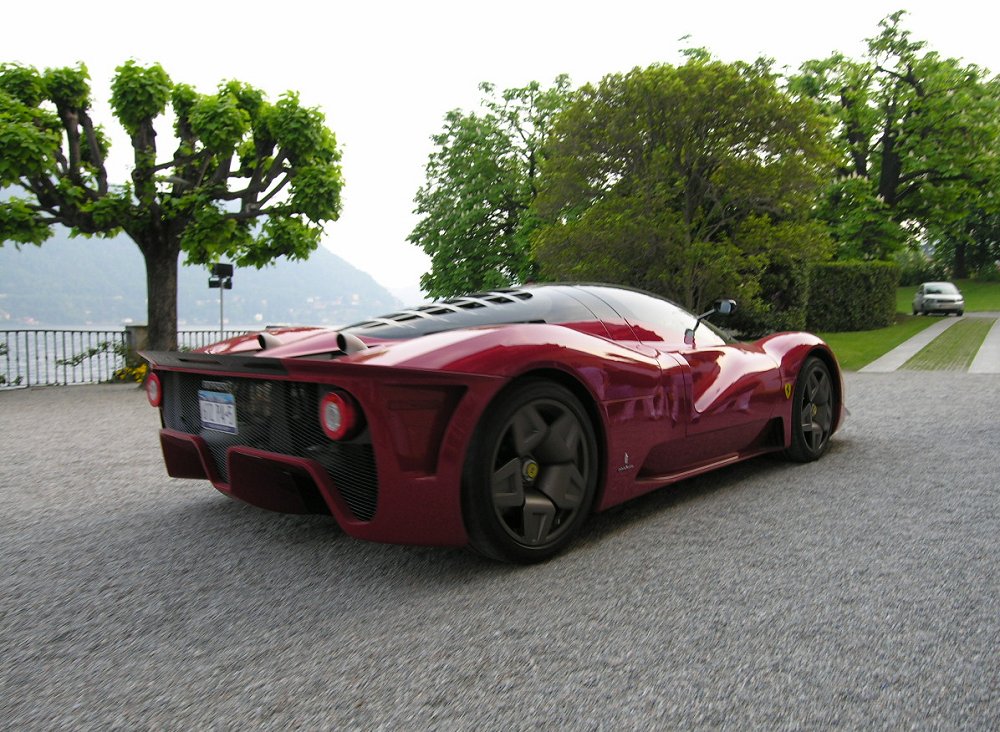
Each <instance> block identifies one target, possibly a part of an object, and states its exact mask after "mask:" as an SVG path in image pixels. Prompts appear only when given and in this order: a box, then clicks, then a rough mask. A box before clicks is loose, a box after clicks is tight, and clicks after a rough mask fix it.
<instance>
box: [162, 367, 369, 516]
mask: <svg viewBox="0 0 1000 732" xmlns="http://www.w3.org/2000/svg"><path fill="white" fill-rule="evenodd" d="M162 376H163V377H164V382H165V387H166V388H165V389H164V404H163V417H164V422H165V424H166V426H167V427H168V428H170V429H173V430H177V431H179V432H186V433H188V434H192V435H199V436H200V437H201V438H202V439H203V440H204V441H205V444H206V446H207V447H208V450H209V452H210V453H211V456H212V460H213V462H214V463H215V469H216V471H218V473H219V475H220V476H221V477H222V479H223V480H225V481H228V480H229V475H228V470H227V466H226V452H227V451H228V450H229V448H230V447H234V446H242V447H252V448H255V449H258V450H266V451H268V452H276V453H281V454H284V455H292V456H294V457H301V458H311V459H313V460H316V461H317V462H319V463H320V464H321V465H322V466H323V468H324V469H325V470H326V472H327V473H328V474H329V475H330V477H331V479H332V480H333V482H334V484H335V485H336V486H337V489H338V490H339V491H340V495H341V497H342V498H343V499H344V502H345V503H346V504H347V505H348V507H349V508H350V509H351V512H352V513H353V514H354V515H355V516H356V517H357V518H358V519H361V520H362V521H370V520H371V519H372V517H373V516H374V515H375V507H376V504H377V501H378V475H377V473H376V468H375V453H374V450H373V449H372V444H371V439H370V436H369V434H368V431H367V429H366V430H365V431H364V432H362V434H360V435H359V436H357V437H355V438H354V439H353V440H351V441H349V442H331V441H330V440H329V439H327V437H326V436H325V435H324V434H323V431H322V430H321V429H320V426H319V400H320V396H321V392H320V387H318V386H317V385H316V384H303V383H298V382H288V381H268V380H260V379H248V378H231V377H226V378H220V377H213V376H210V375H198V374H181V373H170V374H162ZM200 389H205V390H208V391H222V392H228V393H230V394H232V395H233V396H234V397H235V400H236V416H237V433H236V434H228V433H226V432H221V431H219V430H215V429H206V428H205V427H204V426H203V425H202V423H201V410H200V407H199V403H198V391H199V390H200ZM322 393H325V389H324V391H323V392H322Z"/></svg>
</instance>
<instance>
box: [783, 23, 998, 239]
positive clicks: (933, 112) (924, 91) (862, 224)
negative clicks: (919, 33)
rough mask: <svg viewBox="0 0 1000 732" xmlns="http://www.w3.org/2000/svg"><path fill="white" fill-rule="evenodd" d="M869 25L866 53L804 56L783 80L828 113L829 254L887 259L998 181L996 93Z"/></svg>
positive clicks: (966, 68)
mask: <svg viewBox="0 0 1000 732" xmlns="http://www.w3.org/2000/svg"><path fill="white" fill-rule="evenodd" d="M903 16H904V12H903V11H899V12H897V13H893V14H892V15H890V16H889V17H887V18H885V19H884V20H883V21H882V22H881V23H880V24H879V33H878V34H877V35H876V36H874V37H873V38H870V39H868V50H867V55H866V56H865V57H864V58H863V59H861V60H852V59H849V58H846V57H844V56H842V55H839V54H838V55H834V56H831V57H829V58H826V59H822V60H814V61H808V62H806V63H805V64H804V65H803V66H802V68H801V74H799V75H797V76H796V77H794V78H793V79H791V80H790V84H789V87H790V89H791V90H792V91H794V92H795V93H796V94H798V95H800V96H803V97H809V98H813V99H816V100H818V101H820V103H821V104H823V106H824V108H825V109H826V111H827V113H828V114H829V115H830V116H831V117H832V118H833V119H835V120H836V123H837V126H836V130H835V134H834V137H835V140H836V144H837V146H838V151H839V156H840V161H839V164H838V170H837V176H836V177H835V180H834V181H833V183H832V185H831V186H830V188H829V191H828V195H827V199H826V202H825V205H824V206H823V208H822V210H821V215H822V216H823V217H824V218H825V219H826V220H827V221H828V222H830V225H831V227H832V230H833V233H834V236H835V238H836V239H837V241H838V256H839V258H843V259H848V258H863V259H888V258H890V257H891V256H892V254H893V252H894V251H896V250H898V249H899V248H900V247H901V246H902V245H903V243H904V242H906V241H907V240H908V239H910V238H912V237H913V235H914V234H920V233H922V234H924V235H928V236H930V237H931V238H934V237H939V236H941V235H942V233H944V232H947V231H949V230H950V229H951V228H952V227H953V226H954V224H955V223H956V222H958V221H960V220H961V219H963V218H965V217H966V216H967V215H968V213H969V212H970V210H971V209H972V208H973V207H975V206H976V205H977V204H979V205H983V206H985V207H987V208H989V209H992V210H997V208H998V207H1000V198H998V197H996V196H984V195H983V192H984V191H992V190H994V189H995V188H996V185H997V181H998V173H1000V167H998V159H997V154H996V149H997V144H998V142H1000V118H998V112H1000V105H998V102H1000V94H998V84H997V81H996V80H995V79H991V78H990V77H989V74H988V72H987V71H986V70H985V69H982V68H979V67H978V66H975V65H971V64H963V63H962V62H961V61H959V60H956V59H952V58H944V57H942V56H940V55H939V54H938V53H936V52H933V51H928V50H927V49H926V47H925V46H926V44H925V43H924V42H922V41H915V40H913V39H912V38H911V37H910V33H909V31H907V30H905V29H904V28H903V27H902V19H903Z"/></svg>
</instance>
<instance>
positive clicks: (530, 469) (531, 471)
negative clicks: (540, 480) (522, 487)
mask: <svg viewBox="0 0 1000 732" xmlns="http://www.w3.org/2000/svg"><path fill="white" fill-rule="evenodd" d="M524 477H525V478H527V479H528V480H534V479H535V478H537V477H538V463H536V462H535V461H534V460H529V461H528V462H527V463H525V464H524Z"/></svg>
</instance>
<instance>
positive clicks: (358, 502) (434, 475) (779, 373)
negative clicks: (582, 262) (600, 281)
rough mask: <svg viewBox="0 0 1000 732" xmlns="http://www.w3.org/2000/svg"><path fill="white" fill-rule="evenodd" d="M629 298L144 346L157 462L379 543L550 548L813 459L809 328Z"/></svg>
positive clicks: (581, 289)
mask: <svg viewBox="0 0 1000 732" xmlns="http://www.w3.org/2000/svg"><path fill="white" fill-rule="evenodd" d="M733 305H734V304H733V303H732V301H720V303H718V304H717V306H716V308H713V310H712V311H710V313H706V314H705V316H701V317H697V318H696V317H695V316H694V315H692V314H690V313H688V312H686V311H685V310H683V309H681V308H680V307H678V306H677V305H675V304H673V303H671V302H669V301H667V300H664V299H661V298H659V297H656V296H654V295H650V294H648V293H644V292H639V291H636V290H629V289H623V288H619V287H611V286H606V285H538V286H530V287H524V288H519V289H507V290H500V291H496V292H490V293H485V294H479V295H470V296H467V297H459V298H454V299H451V300H446V301H443V302H436V303H434V304H431V305H425V306H422V307H418V308H414V309H412V310H403V311H400V312H398V313H393V314H391V315H388V316H386V317H382V318H374V319H372V320H369V321H366V322H363V323H358V324H356V325H352V326H350V327H347V328H344V329H341V330H340V331H333V330H330V329H324V328H283V329H278V330H268V331H265V332H262V333H252V334H248V335H245V336H241V337H238V338H234V339H231V340H228V341H224V342H222V343H218V344H216V345H213V346H208V347H206V348H204V349H202V350H200V351H195V352H176V353H174V352H151V353H145V354H144V356H145V357H146V358H147V359H148V360H149V362H150V364H151V368H152V370H151V374H150V376H149V378H148V381H147V392H148V396H149V400H150V402H151V403H152V404H153V405H154V406H156V407H158V408H159V409H160V413H161V417H162V421H163V429H162V430H161V431H160V441H161V444H162V447H163V455H164V459H165V460H166V465H167V472H168V473H169V474H170V475H172V476H174V477H179V478H207V479H208V480H210V481H212V484H213V485H215V487H216V488H218V489H219V490H220V491H222V492H223V493H225V494H227V495H230V496H234V497H236V498H239V499H241V500H243V501H246V502H248V503H251V504H254V505H256V506H260V507H262V508H267V509H271V510H275V511H286V512H293V513H313V512H316V513H329V514H332V515H333V517H334V518H335V519H336V521H337V523H338V524H339V525H340V526H341V527H343V529H344V531H346V532H347V533H348V534H350V535H352V536H355V537H358V538H362V539H370V540H375V541H386V542H397V543H412V544H436V545H453V546H470V547H472V548H474V549H476V550H478V551H479V552H481V553H483V554H485V555H488V556H490V557H494V558H498V559H503V560H509V561H515V562H531V561H537V560H541V559H545V558H547V557H550V556H552V555H553V554H555V553H556V552H558V551H559V550H561V549H562V548H563V547H565V546H566V544H567V543H568V542H569V541H570V540H571V539H572V538H573V535H574V534H575V533H576V532H577V531H578V529H579V528H580V525H581V524H582V523H583V521H584V520H585V519H586V518H587V516H588V514H590V513H591V512H592V511H601V510H604V509H606V508H609V507H611V506H614V505H615V504H618V503H621V502H623V501H627V500H628V499H630V498H634V497H635V496H638V495H641V494H643V493H646V492H648V491H651V490H653V489H655V488H659V487H661V486H664V485H667V484H669V483H674V482H676V481H678V480H682V479H684V478H687V477H690V476H693V475H697V474H699V473H703V472H705V471H708V470H712V469H713V468H718V467H720V466H723V465H728V464H730V463H733V462H735V461H737V460H744V459H746V458H749V457H753V456H755V455H760V454H762V453H767V452H783V453H784V454H785V455H786V456H787V457H789V458H790V459H792V460H796V461H801V462H807V461H811V460H815V459H816V458H818V457H820V456H821V455H822V454H823V453H824V452H826V450H827V448H828V447H829V444H830V437H831V435H832V434H833V433H834V432H835V431H836V429H837V428H838V426H839V425H840V423H841V421H842V420H843V416H844V408H843V403H844V398H843V397H844V387H843V379H842V378H841V373H840V369H839V366H838V365H837V360H836V358H835V357H834V355H833V353H832V352H831V351H830V349H829V347H828V346H827V345H826V344H825V343H823V341H821V340H820V339H819V338H817V337H816V336H813V335H809V334H807V333H781V334H777V335H772V336H768V337H767V338H763V339H761V340H759V341H756V342H753V343H737V342H734V341H733V340H732V339H730V338H728V337H727V336H726V335H724V334H723V333H722V332H720V331H718V330H716V329H715V328H713V327H712V326H710V325H708V324H707V323H703V322H702V319H703V318H704V317H706V316H708V315H710V314H712V313H715V312H723V313H724V312H726V311H728V310H730V309H731V307H732V306H733Z"/></svg>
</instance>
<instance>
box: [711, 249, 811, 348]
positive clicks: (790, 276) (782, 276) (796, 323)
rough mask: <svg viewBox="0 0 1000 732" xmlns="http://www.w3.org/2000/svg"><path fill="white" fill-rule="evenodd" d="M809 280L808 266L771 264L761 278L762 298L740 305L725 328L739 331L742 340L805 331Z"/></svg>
mask: <svg viewBox="0 0 1000 732" xmlns="http://www.w3.org/2000/svg"><path fill="white" fill-rule="evenodd" d="M809 280H810V269H809V267H808V266H807V265H804V264H794V265H788V264H775V263H772V264H771V266H769V267H768V268H767V269H766V270H764V272H763V273H762V274H761V276H760V292H761V295H760V297H758V298H755V299H754V300H752V301H749V302H740V303H739V306H738V307H737V308H736V313H735V314H734V315H733V317H732V319H731V320H729V321H726V322H725V324H724V325H725V327H726V328H732V329H735V330H737V331H739V333H740V334H741V337H743V338H757V337H760V336H764V335H767V334H768V333H777V332H780V331H786V330H805V328H806V310H807V307H808V303H809Z"/></svg>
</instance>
